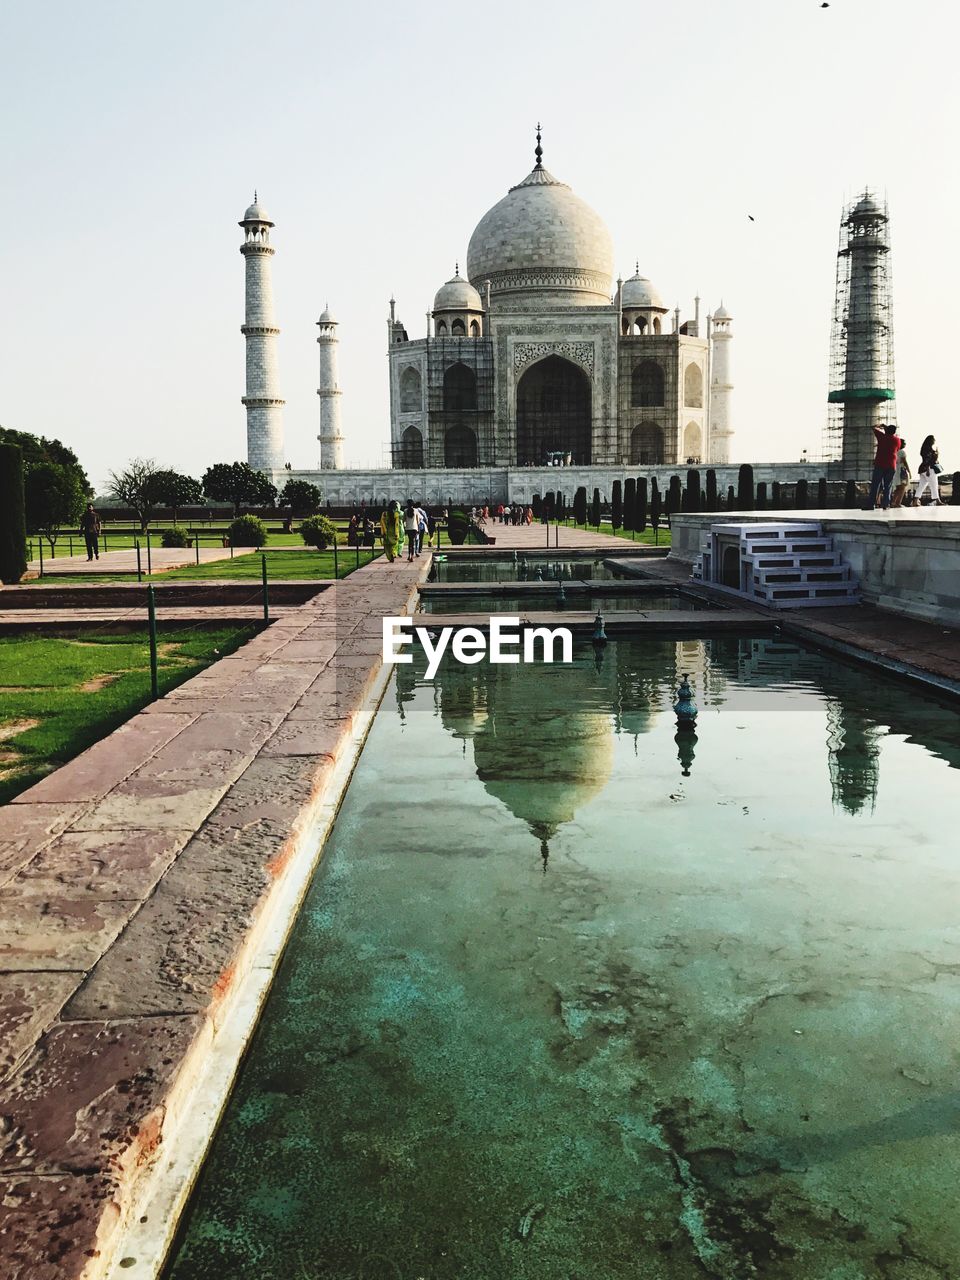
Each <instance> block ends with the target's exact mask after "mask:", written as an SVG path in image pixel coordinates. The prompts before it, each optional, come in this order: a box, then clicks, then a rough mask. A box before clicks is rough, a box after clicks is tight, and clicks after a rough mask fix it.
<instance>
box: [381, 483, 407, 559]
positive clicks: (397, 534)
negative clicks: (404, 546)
mask: <svg viewBox="0 0 960 1280" xmlns="http://www.w3.org/2000/svg"><path fill="white" fill-rule="evenodd" d="M380 534H381V536H382V538H383V550H384V554H385V555H386V557H387V559H388V560H391V561H392V560H395V559H396V557H397V553H398V551H399V550H400V545H401V543H402V542H403V517H402V516H401V514H400V503H399V502H397V500H396V498H394V500H393V501H392V502H390V503H388V504H387V509H386V511H384V513H383V515H382V516H381V517H380Z"/></svg>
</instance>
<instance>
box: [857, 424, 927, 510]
mask: <svg viewBox="0 0 960 1280" xmlns="http://www.w3.org/2000/svg"><path fill="white" fill-rule="evenodd" d="M873 434H874V435H875V436H876V439H877V452H876V456H875V457H874V460H873V479H872V481H871V484H870V496H869V498H868V499H867V510H868V511H872V510H873V509H874V507H876V506H878V505H879V506H881V507H882V508H883V510H884V511H886V510H887V509H888V508H889V507H902V506H921V505H923V498H924V497H925V496H926V495H927V494H929V504H930V506H936V507H940V506H942V505H943V503H942V501H941V499H940V489H939V485H938V483H937V476H938V475H939V474H940V472H941V471H942V470H943V468H942V467H941V465H940V451H939V450H938V448H937V442H936V440H935V439H934V437H933V436H927V438H926V439H925V440H924V442H923V444H922V445H921V446H920V462H919V465H918V467H917V487H916V491H915V492H914V493H913V495H912V496H910V495H908V490H909V488H910V482H911V480H912V479H913V472H912V470H911V468H910V461H909V459H908V457H907V441H906V437H905V436H901V435H898V434H897V428H896V426H895V425H894V423H892V422H881V423H880V424H879V425H878V426H876V427H874V428H873ZM894 482H896V483H894Z"/></svg>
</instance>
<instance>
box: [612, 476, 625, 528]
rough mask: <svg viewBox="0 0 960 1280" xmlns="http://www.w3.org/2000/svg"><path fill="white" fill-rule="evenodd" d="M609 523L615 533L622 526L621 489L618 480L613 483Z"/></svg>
mask: <svg viewBox="0 0 960 1280" xmlns="http://www.w3.org/2000/svg"><path fill="white" fill-rule="evenodd" d="M610 523H611V525H612V526H613V531H614V533H616V531H617V530H618V529H619V528H620V526H621V525H622V524H623V487H622V485H621V484H620V481H619V480H614V482H613V496H612V497H611V500H610Z"/></svg>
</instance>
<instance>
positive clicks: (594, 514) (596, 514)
mask: <svg viewBox="0 0 960 1280" xmlns="http://www.w3.org/2000/svg"><path fill="white" fill-rule="evenodd" d="M590 523H591V524H592V525H595V526H596V528H597V530H598V531H599V529H600V490H599V489H594V491H593V502H592V503H591V511H590Z"/></svg>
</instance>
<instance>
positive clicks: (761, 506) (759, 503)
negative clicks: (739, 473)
mask: <svg viewBox="0 0 960 1280" xmlns="http://www.w3.org/2000/svg"><path fill="white" fill-rule="evenodd" d="M754 508H755V510H757V511H766V509H767V486H766V482H765V481H763V480H761V481H760V482H759V483H758V485H757V496H756V498H755V499H754Z"/></svg>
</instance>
